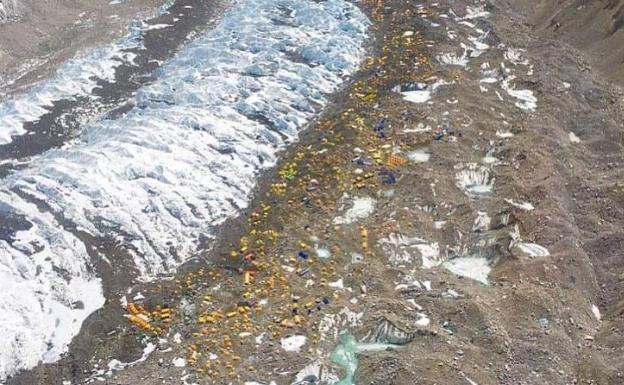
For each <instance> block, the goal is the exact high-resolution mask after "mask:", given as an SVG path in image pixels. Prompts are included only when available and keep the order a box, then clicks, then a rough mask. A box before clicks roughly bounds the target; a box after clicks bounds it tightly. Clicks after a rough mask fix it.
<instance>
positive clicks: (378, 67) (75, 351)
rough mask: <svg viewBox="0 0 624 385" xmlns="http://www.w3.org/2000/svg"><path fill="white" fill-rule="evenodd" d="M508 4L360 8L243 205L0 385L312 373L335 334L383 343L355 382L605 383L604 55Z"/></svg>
mask: <svg viewBox="0 0 624 385" xmlns="http://www.w3.org/2000/svg"><path fill="white" fill-rule="evenodd" d="M530 3H531V4H532V3H533V2H528V1H523V2H515V1H509V2H508V1H504V0H500V1H499V0H495V1H491V2H490V3H484V2H472V1H446V0H443V1H440V2H437V3H435V4H429V3H424V4H423V5H419V4H418V3H416V2H409V1H389V2H385V3H383V2H376V1H372V2H365V3H363V4H362V6H363V7H364V8H365V9H366V10H367V12H369V14H370V16H371V18H372V19H373V20H374V21H375V27H374V28H375V29H374V35H375V37H376V42H375V43H374V44H372V46H371V48H370V58H369V59H368V60H367V61H366V62H365V63H364V65H363V68H362V70H361V71H360V73H359V74H358V75H357V76H356V77H355V78H354V79H353V80H352V81H351V82H350V83H349V85H348V86H347V87H346V88H345V89H344V91H343V92H341V93H339V94H337V95H335V97H334V100H335V103H334V104H333V106H332V108H330V109H329V110H328V111H327V112H326V114H325V115H323V116H322V117H320V118H319V119H318V121H316V122H314V123H313V124H312V125H311V127H310V128H309V130H308V131H307V132H306V133H305V134H304V135H303V137H302V139H301V141H300V143H299V144H297V145H295V146H294V147H293V148H292V149H291V151H290V152H289V153H288V154H285V156H284V159H283V162H282V164H281V165H280V167H279V168H278V170H275V172H274V174H273V175H271V176H270V177H267V178H265V180H264V182H263V183H262V185H261V186H259V189H258V195H257V197H256V199H255V203H254V205H253V206H252V207H253V208H252V209H251V210H249V211H248V212H247V213H245V216H244V217H242V218H239V219H237V220H234V221H232V222H231V223H230V224H229V225H228V226H226V227H225V230H224V232H223V234H222V235H221V237H220V243H219V244H218V245H217V246H216V247H215V248H214V249H213V250H212V251H210V252H208V253H206V254H205V255H202V256H201V258H197V259H195V260H194V261H193V262H192V263H189V264H188V266H186V267H185V269H184V271H183V272H181V273H180V274H179V275H178V276H177V277H174V278H173V279H168V280H163V281H158V282H153V283H151V284H139V283H137V285H136V286H135V287H133V290H132V291H131V292H127V293H126V292H120V293H118V294H119V298H121V296H125V298H126V300H127V302H130V303H131V304H130V305H126V304H125V303H124V301H120V300H119V298H110V303H109V304H108V306H107V307H106V308H105V309H104V310H103V311H102V312H99V313H97V314H94V315H93V316H92V317H91V319H90V320H89V322H88V324H87V325H86V326H85V330H84V332H83V334H82V335H81V336H79V337H78V338H77V339H76V340H75V341H74V344H73V345H72V349H71V351H70V354H69V355H68V356H67V357H66V358H65V359H64V360H62V361H61V362H59V363H58V364H55V365H46V366H40V367H39V368H37V369H36V370H34V371H32V372H29V373H24V374H22V375H19V376H17V377H16V378H14V379H11V380H9V381H8V384H22V385H26V384H62V383H63V381H69V382H68V383H71V384H79V383H85V382H90V381H98V380H99V381H103V383H107V384H133V385H134V384H155V383H161V384H180V383H186V384H191V383H197V384H243V383H245V382H252V381H253V382H252V383H253V384H256V383H260V384H269V383H271V382H275V383H276V384H278V385H283V384H293V383H298V384H332V383H334V379H336V378H343V377H344V376H345V371H344V368H341V367H340V366H337V365H336V364H335V363H333V362H332V360H330V352H331V351H332V350H333V349H334V347H335V346H336V345H337V344H338V341H339V338H340V337H339V334H340V332H342V331H348V332H350V333H351V334H353V335H354V336H355V337H356V338H357V339H358V340H361V341H367V342H377V343H388V344H391V345H393V346H392V347H391V348H389V349H386V350H383V351H378V352H369V353H363V354H361V355H359V366H358V369H357V372H356V373H355V379H356V381H355V382H356V383H357V384H358V385H366V384H397V385H408V384H409V385H411V384H429V385H433V384H453V385H454V384H457V385H460V384H465V385H474V384H478V385H495V384H503V385H507V384H508V385H512V384H513V385H516V384H525V385H529V384H531V385H538V384H540V385H541V384H549V385H559V384H561V385H567V384H600V385H611V384H623V383H624V347H623V346H624V298H623V297H622V293H623V292H624V259H623V258H622V251H621V249H622V245H623V244H624V236H623V235H622V230H621V229H622V224H623V223H624V190H623V188H624V186H622V182H620V181H621V180H622V171H621V167H622V164H623V163H622V162H623V159H622V156H623V152H622V150H623V149H622V130H623V123H622V109H623V108H624V101H623V98H622V97H623V95H624V94H623V92H622V90H621V88H620V87H619V86H618V85H617V84H616V83H614V82H612V81H610V80H609V79H611V78H612V76H616V75H614V74H615V73H617V72H618V71H620V67H619V66H615V67H614V64H613V62H610V61H608V60H607V61H601V60H600V59H599V58H596V57H591V56H589V54H592V53H593V51H591V50H586V51H582V50H580V49H585V46H584V45H583V44H579V45H578V48H577V47H574V46H572V45H570V44H569V43H568V42H566V41H565V39H563V40H559V39H558V36H556V34H552V33H547V32H544V31H542V30H540V27H539V26H540V25H543V23H544V22H543V18H545V16H542V15H545V14H547V13H548V12H547V11H544V9H546V8H544V7H545V6H543V7H541V8H540V7H537V8H534V7H528V6H527V4H530ZM611 3H612V4H615V2H611ZM536 9H537V10H538V11H539V12H538V13H535V12H534V11H535V10H536ZM570 9H572V8H570ZM570 12H572V11H571V10H570ZM568 19H569V20H571V19H573V17H572V16H569V17H568ZM536 20H537V21H536ZM574 20H579V22H581V20H580V19H574ZM590 31H591V30H590ZM471 38H472V39H471ZM589 39H590V38H589ZM462 44H463V46H464V47H466V49H464V48H462ZM607 62H608V63H611V64H608V63H607ZM406 99H409V100H406ZM449 266H450V267H453V266H454V268H455V269H456V270H455V271H458V270H457V268H458V266H462V267H463V269H462V271H463V272H464V275H470V276H472V277H473V278H475V277H476V278H479V280H475V279H471V278H468V277H466V276H461V275H457V274H454V273H453V272H451V271H449V269H448V268H449ZM488 268H491V272H490V274H489V277H487V281H486V279H485V277H484V275H483V272H484V271H487V269H488ZM138 293H141V295H138ZM167 309H171V310H167ZM124 314H126V315H128V316H130V315H132V316H134V318H131V317H127V318H124ZM169 314H171V315H169ZM139 316H141V317H144V318H145V319H147V320H149V321H138V320H137V319H138V318H137V317H139ZM128 320H131V321H133V322H128ZM293 335H295V336H305V337H306V340H305V344H303V345H302V346H301V347H300V349H299V351H298V352H297V351H288V350H290V348H289V347H288V346H287V345H284V343H283V341H292V340H290V339H289V338H288V337H291V336H293ZM152 348H154V349H155V350H154V351H150V350H151V349H152ZM144 349H147V351H148V352H150V353H151V354H149V355H148V356H146V357H144V358H146V360H145V361H144V362H140V363H132V364H128V365H124V364H122V362H125V363H130V362H132V361H133V360H136V359H139V358H140V357H141V356H142V352H143V350H144ZM112 359H118V360H119V361H115V362H112V361H111V360H112ZM334 361H335V360H334ZM315 362H319V365H320V367H322V372H323V373H325V374H324V375H321V376H320V377H324V379H322V378H321V379H318V378H317V379H315V376H316V377H319V376H318V374H319V373H318V372H316V371H314V370H313V371H309V372H303V373H304V374H307V375H308V376H307V377H306V378H304V377H305V375H303V376H299V377H298V378H297V376H298V374H300V373H302V372H301V371H302V369H303V368H304V367H306V365H309V364H311V363H315ZM122 368H123V369H122ZM120 369H121V370H120ZM323 373H321V374H323Z"/></svg>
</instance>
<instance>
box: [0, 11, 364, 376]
mask: <svg viewBox="0 0 624 385" xmlns="http://www.w3.org/2000/svg"><path fill="white" fill-rule="evenodd" d="M368 25H369V21H368V19H367V18H366V16H365V15H364V14H363V13H362V12H361V11H360V10H359V9H358V8H357V7H355V6H354V5H352V4H350V3H348V2H346V1H342V0H328V1H323V2H311V1H308V0H277V1H275V0H242V1H239V2H237V3H236V4H235V5H234V6H233V7H232V8H231V9H230V10H229V11H228V12H227V13H226V14H225V15H224V16H223V18H222V19H221V20H220V21H219V23H218V24H217V26H216V27H215V28H214V29H213V30H211V31H209V32H207V33H206V34H204V35H202V36H199V37H198V38H196V39H195V40H194V41H193V42H191V43H189V44H188V45H187V46H186V47H185V48H184V49H183V50H182V51H180V52H179V53H178V55H177V56H176V57H175V58H173V59H172V60H170V61H169V62H168V63H165V64H164V65H163V66H162V67H161V68H160V70H159V72H158V73H157V80H156V81H154V82H153V83H152V84H151V85H150V86H147V87H145V88H143V89H141V90H139V92H138V93H137V96H136V100H135V104H136V107H135V108H134V109H133V110H131V111H129V112H127V113H126V114H124V115H123V116H120V117H119V118H117V119H115V120H107V119H104V118H102V119H100V120H96V121H94V122H93V123H90V124H89V125H87V126H85V127H84V131H83V132H82V133H81V135H80V138H79V139H78V140H77V141H75V142H73V143H70V144H68V145H66V146H65V147H64V148H62V149H55V150H50V151H48V152H46V153H44V154H42V155H39V156H37V157H35V158H34V159H32V160H31V161H30V163H29V164H28V166H27V167H25V168H24V169H22V170H20V171H17V172H16V173H14V174H12V175H10V176H8V177H6V178H5V179H4V180H2V181H1V182H0V207H1V208H2V210H4V211H5V212H10V213H11V215H12V216H13V217H15V218H18V219H19V220H16V223H20V225H19V226H18V225H15V226H12V225H9V226H8V228H6V229H5V228H2V229H0V230H1V231H0V235H1V236H2V237H0V239H2V241H1V242H0V274H1V277H2V283H1V284H2V285H3V287H4V285H6V286H10V287H16V288H17V287H19V290H16V291H14V296H15V297H16V298H13V297H10V296H2V297H1V298H0V309H1V311H0V321H1V322H2V327H3V329H4V330H5V332H4V333H3V334H2V336H1V337H0V345H2V346H5V347H7V348H5V349H3V350H2V351H1V352H0V379H2V378H4V377H6V376H7V375H11V374H13V373H14V372H15V371H16V370H19V369H23V368H29V367H32V366H34V365H36V364H37V363H38V361H39V360H44V361H46V362H50V361H54V360H56V359H58V358H59V356H60V354H61V353H62V352H63V351H64V350H65V349H66V346H67V344H68V343H69V341H70V340H71V338H72V336H73V335H75V334H76V333H77V331H78V329H79V327H80V324H81V323H82V321H83V320H84V318H85V317H86V316H87V315H88V314H89V313H91V312H92V311H93V310H94V309H96V308H97V307H99V306H100V305H101V303H102V300H103V298H102V295H101V288H100V283H99V280H98V278H97V272H93V271H92V269H89V268H88V264H89V259H88V257H87V255H86V253H85V245H83V244H82V243H81V242H80V241H79V240H78V238H76V237H75V236H74V235H73V234H71V233H69V232H67V231H64V230H63V227H62V226H60V225H59V223H57V221H60V222H64V223H69V224H71V225H72V226H71V227H72V228H73V227H76V228H79V229H81V231H83V232H85V233H90V234H91V235H92V236H95V237H99V238H114V239H115V240H117V242H119V243H120V244H122V245H123V246H125V247H126V248H128V249H129V250H130V253H131V255H132V256H133V257H134V261H135V264H136V266H137V269H138V271H140V273H141V274H142V275H143V277H145V278H149V277H153V276H154V275H155V274H158V273H163V272H169V271H171V270H173V269H175V268H176V266H178V265H179V264H180V263H181V262H182V261H183V260H184V259H185V258H187V257H189V256H190V255H191V254H192V253H194V252H195V251H196V249H197V247H198V241H199V236H200V234H203V235H208V236H209V235H210V234H211V233H213V232H214V227H215V226H217V225H219V224H221V223H223V222H224V221H225V220H226V219H227V218H229V217H231V216H232V215H235V214H237V213H238V212H239V210H240V209H241V208H244V207H246V206H247V205H248V203H249V198H250V194H251V192H252V189H253V187H254V186H255V184H256V180H257V177H258V175H259V173H260V172H261V171H262V170H264V169H267V168H269V167H271V166H274V165H275V163H276V161H277V156H278V153H279V151H280V150H281V149H283V148H284V147H285V146H286V145H287V144H288V143H290V142H293V141H295V140H297V136H298V133H299V131H300V130H301V129H302V128H303V127H304V125H305V124H306V122H308V121H309V120H310V118H311V117H312V116H313V115H314V114H315V113H317V112H319V111H320V109H321V108H322V107H323V106H324V105H325V103H326V101H327V96H328V94H329V93H331V92H333V91H335V90H336V89H337V87H339V86H340V84H341V83H342V82H343V80H344V79H345V77H346V76H348V75H350V74H351V73H353V72H354V71H355V70H356V69H357V67H358V65H359V63H360V61H361V60H362V58H363V55H364V48H363V47H364V43H365V41H366V39H367V28H368ZM67 81H68V82H71V81H72V80H71V79H69V80H67ZM78 81H79V80H78ZM66 86H67V87H70V86H71V85H70V84H67V85H66ZM39 200H41V201H44V202H46V207H43V208H42V207H38V206H36V205H35V202H37V201H39ZM18 230H19V231H18ZM85 286H88V287H89V289H88V290H85V289H84V287H85ZM94 293H95V294H94ZM57 318H58V319H59V320H60V323H59V324H58V325H57V323H56V319H57ZM33 320H34V321H36V322H33ZM33 330H36V331H33Z"/></svg>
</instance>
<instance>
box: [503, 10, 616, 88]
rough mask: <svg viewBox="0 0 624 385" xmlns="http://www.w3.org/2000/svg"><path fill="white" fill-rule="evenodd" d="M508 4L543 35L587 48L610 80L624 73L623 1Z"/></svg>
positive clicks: (583, 49) (577, 46)
mask: <svg viewBox="0 0 624 385" xmlns="http://www.w3.org/2000/svg"><path fill="white" fill-rule="evenodd" d="M509 6H510V7H512V8H514V10H516V11H520V12H521V13H524V15H525V16H526V17H527V22H529V23H531V24H533V27H534V31H535V32H538V33H539V34H540V35H541V36H542V37H543V38H556V39H560V40H562V41H564V42H566V43H568V44H571V45H572V46H574V47H575V48H578V49H580V50H582V51H584V52H585V53H586V54H588V55H589V56H590V57H591V61H592V64H593V65H595V66H596V67H597V68H598V69H599V70H601V71H602V72H603V73H604V74H605V75H606V76H607V77H608V78H609V79H610V80H615V81H621V79H622V75H624V64H623V63H624V45H623V44H622V39H624V28H623V27H624V1H622V0H593V1H586V0H572V1H560V0H539V1H535V0H520V1H510V2H509Z"/></svg>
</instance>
